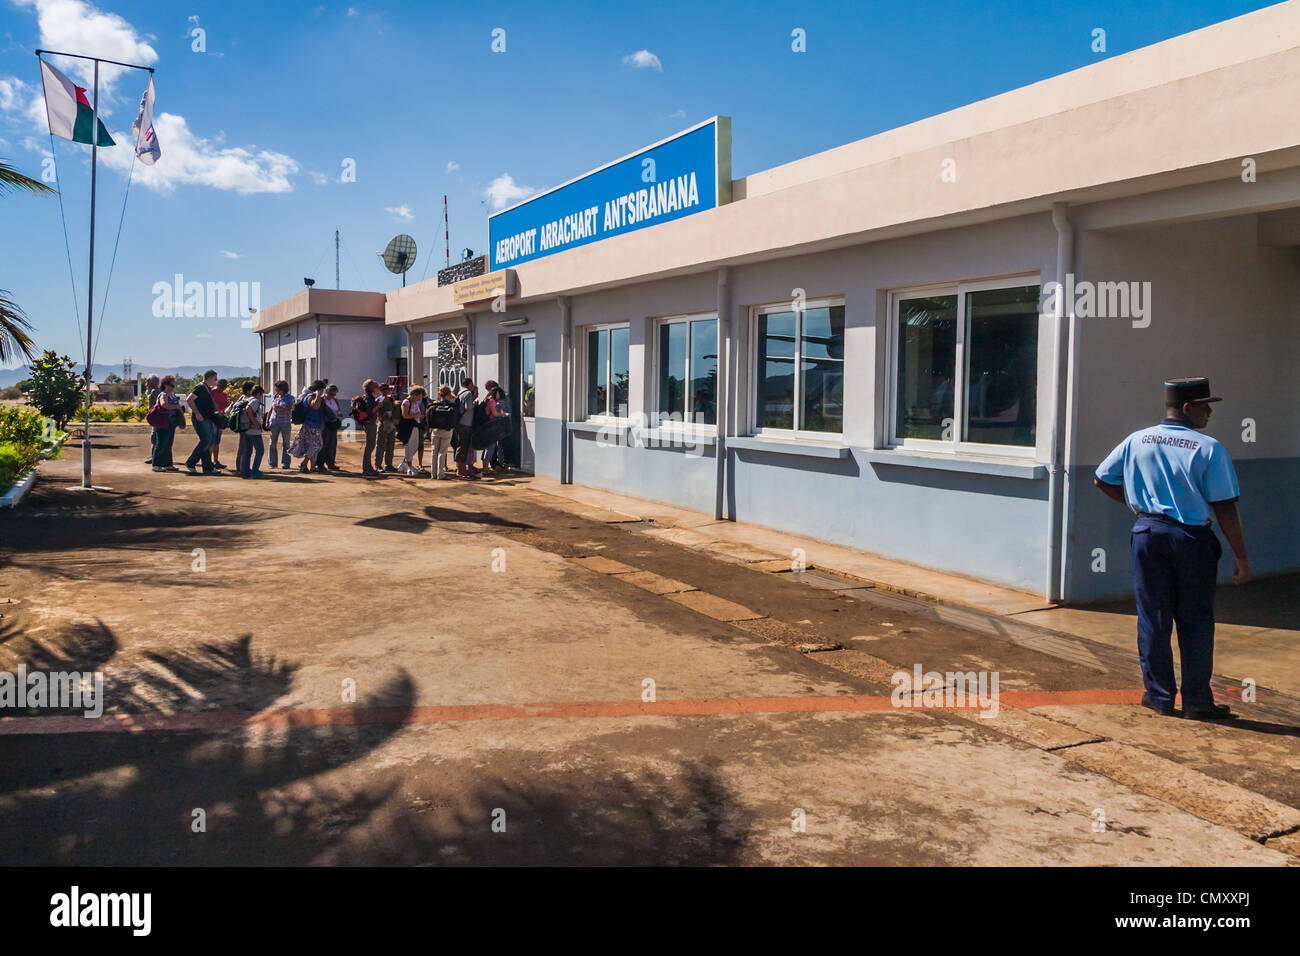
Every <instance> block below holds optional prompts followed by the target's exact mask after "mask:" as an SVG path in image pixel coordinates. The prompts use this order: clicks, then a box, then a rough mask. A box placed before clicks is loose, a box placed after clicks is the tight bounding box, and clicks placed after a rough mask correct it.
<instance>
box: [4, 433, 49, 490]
mask: <svg viewBox="0 0 1300 956" xmlns="http://www.w3.org/2000/svg"><path fill="white" fill-rule="evenodd" d="M40 460H41V448H40V445H20V444H18V443H17V442H11V441H6V442H0V495H2V494H4V493H5V492H7V491H8V490H9V489H10V488H12V487H13V486H14V482H16V481H18V480H19V479H20V478H22V477H23V476H24V475H26V474H27V473H28V472H29V471H31V470H32V469H33V468H35V467H36V463H37V462H38V461H40Z"/></svg>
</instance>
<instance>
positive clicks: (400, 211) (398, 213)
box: [384, 205, 415, 222]
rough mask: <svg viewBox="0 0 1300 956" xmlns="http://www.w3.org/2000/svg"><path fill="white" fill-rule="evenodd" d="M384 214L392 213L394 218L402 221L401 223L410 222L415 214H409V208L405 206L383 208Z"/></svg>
mask: <svg viewBox="0 0 1300 956" xmlns="http://www.w3.org/2000/svg"><path fill="white" fill-rule="evenodd" d="M384 212H389V213H392V214H393V216H394V217H395V218H397V219H400V220H402V222H410V221H411V220H412V219H414V218H415V213H413V212H411V207H410V206H405V205H403V206H385V207H384Z"/></svg>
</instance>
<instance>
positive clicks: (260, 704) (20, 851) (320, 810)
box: [0, 623, 751, 866]
mask: <svg viewBox="0 0 1300 956" xmlns="http://www.w3.org/2000/svg"><path fill="white" fill-rule="evenodd" d="M17 644H22V645H23V647H22V648H21V650H23V651H24V652H25V656H24V657H23V662H25V663H26V664H27V665H28V667H29V668H31V667H36V666H41V667H46V668H51V669H53V668H55V667H58V668H60V669H68V670H93V669H97V668H101V667H102V666H103V665H104V664H105V663H106V662H107V661H109V660H110V659H111V658H112V657H113V655H114V654H115V653H116V651H117V647H118V641H117V639H116V637H115V636H114V634H113V632H112V630H111V629H110V628H108V627H105V626H104V625H103V624H102V623H100V624H96V625H93V626H87V627H84V628H79V629H75V630H73V631H71V632H69V633H68V634H67V635H64V636H63V637H62V638H60V639H58V640H54V641H50V642H35V641H31V640H30V639H27V640H26V641H22V640H7V641H6V642H5V643H3V644H0V649H4V650H5V651H6V653H7V655H8V656H7V658H6V660H5V661H4V664H5V665H6V666H8V665H11V664H15V663H16V659H17V654H18V651H19V648H18V647H17V646H16V645H17ZM296 670H297V665H296V664H294V663H292V662H287V661H280V660H276V659H274V658H264V657H261V656H259V655H257V654H256V653H255V652H254V650H253V647H252V638H251V637H250V636H248V635H245V636H242V637H239V638H235V639H231V640H227V641H216V642H211V643H208V644H204V645H201V646H200V647H199V648H197V649H196V650H194V651H191V652H186V653H160V654H151V655H148V660H147V664H146V665H143V666H140V667H135V666H129V670H128V672H126V673H123V674H121V675H120V676H116V677H115V678H114V680H113V682H112V684H111V687H110V688H107V689H106V690H107V700H108V702H109V704H110V707H111V709H112V710H113V711H117V712H121V711H123V710H128V711H132V712H136V713H171V712H178V711H184V712H190V711H202V710H210V709H213V708H220V709H223V710H234V711H254V710H263V709H266V708H268V707H271V706H272V705H273V703H274V701H275V700H277V699H279V698H280V697H282V696H283V695H284V693H286V692H287V691H288V690H289V689H290V688H291V685H292V683H293V676H294V674H295V672H296ZM414 699H415V686H414V683H413V682H412V680H411V678H410V677H409V675H407V674H406V673H405V672H404V671H399V672H398V673H397V675H396V676H394V677H393V678H391V679H390V680H388V681H387V682H386V683H385V684H384V685H382V686H381V687H380V688H378V689H377V690H376V691H375V692H374V693H372V694H369V695H367V696H365V697H364V698H363V699H360V700H358V701H357V704H356V706H357V708H358V709H360V708H384V709H386V710H387V711H388V712H389V715H390V719H388V720H386V721H385V722H384V723H383V724H367V725H347V724H339V725H331V724H327V725H323V726H322V725H318V726H293V727H275V728H272V727H250V726H244V727H238V728H234V729H230V730H222V731H185V732H179V731H178V732H172V731H151V732H141V733H124V732H104V733H68V734H57V735H55V734H30V735H27V734H16V735H6V736H4V737H3V738H0V742H2V744H3V747H4V750H5V758H6V759H5V760H4V762H3V766H2V767H0V832H3V833H4V834H5V839H4V840H3V841H2V842H0V864H2V865H37V864H46V865H92V866H93V865H110V864H115V865H166V864H207V865H213V864H244V865H278V864H308V863H338V864H418V863H444V864H453V865H454V864H460V865H466V864H468V865H477V864H492V863H497V864H501V863H506V864H545V863H579V864H581V863H585V864H634V865H635V864H660V863H673V862H677V863H686V862H692V863H715V864H723V863H731V862H736V861H737V860H738V859H739V857H740V854H741V852H742V850H743V849H744V847H745V845H746V842H747V839H748V835H749V832H750V829H751V820H750V817H749V816H747V815H746V812H745V811H743V810H740V809H738V808H736V807H735V806H734V805H733V800H732V798H731V795H730V794H729V792H728V791H727V789H726V788H725V787H724V786H723V784H722V783H721V782H720V779H719V776H718V774H717V773H716V771H715V769H714V767H713V766H712V765H710V764H700V763H689V762H688V763H681V764H680V765H679V766H677V767H676V768H675V769H673V768H669V769H666V770H662V771H652V772H639V773H638V774H637V776H636V778H635V779H633V778H631V777H630V776H624V775H619V774H613V773H609V772H608V771H607V770H606V768H604V767H596V768H590V769H589V768H585V767H584V768H581V769H576V770H575V769H570V768H563V769H559V770H557V769H555V767H554V764H553V756H554V755H552V754H549V753H547V754H540V755H539V754H532V753H525V754H522V755H521V754H519V753H513V754H512V755H511V762H512V763H514V764H519V763H520V762H526V763H528V764H529V767H528V769H527V770H523V771H521V772H519V773H512V772H510V766H509V764H507V766H506V769H505V771H503V769H502V768H501V767H500V766H494V769H493V770H492V771H491V772H490V774H488V775H487V777H486V779H485V774H484V770H483V768H482V766H481V765H480V764H476V763H472V762H466V761H465V760H464V759H463V758H457V757H450V758H449V759H448V755H447V754H444V753H440V752H439V751H440V750H442V749H445V750H447V751H449V752H450V753H452V754H454V753H456V749H455V748H454V747H452V746H450V745H447V746H446V747H445V748H440V747H439V746H438V740H439V737H438V735H439V734H440V732H441V728H437V727H433V728H427V727H426V728H421V732H423V733H426V734H432V735H433V736H431V737H430V738H429V739H430V741H431V743H430V744H428V745H426V744H424V742H423V739H420V743H419V745H414V746H413V744H412V742H411V741H410V740H408V741H407V744H406V746H407V748H408V749H407V751H405V753H406V754H407V755H408V756H406V757H404V758H403V759H395V760H394V759H390V760H388V761H386V762H376V761H375V760H373V759H370V760H366V758H368V757H371V755H373V754H374V752H375V751H376V750H377V749H379V748H380V747H382V746H384V745H385V744H387V743H388V742H389V741H390V740H391V739H392V738H394V737H395V736H397V735H398V734H399V733H401V732H402V731H403V729H404V724H405V721H406V720H407V718H408V717H409V715H410V710H411V707H412V705H413V702H414ZM50 713H51V711H49V710H44V711H42V712H41V714H42V715H43V716H44V715H48V714H50ZM17 719H18V720H22V719H24V718H22V717H18V718H17ZM412 753H413V754H414V755H415V756H414V758H412V757H410V756H409V755H410V754H412ZM413 759H414V761H415V765H413V764H412V760H413ZM362 760H366V763H365V764H364V765H363V766H359V765H358V762H359V761H362ZM430 760H431V761H432V764H431V766H432V772H429V768H430V763H429V762H428V761H430ZM538 761H541V763H540V764H539V765H536V766H534V764H537V762H538ZM520 781H529V782H527V783H520ZM196 811H201V814H199V813H196ZM502 814H504V816H502ZM200 819H201V820H202V828H201V829H196V827H197V826H198V823H197V821H199V820H200ZM502 820H504V823H505V830H504V832H502V831H501V829H500V824H501V822H502ZM494 823H496V824H497V826H496V827H495V828H494Z"/></svg>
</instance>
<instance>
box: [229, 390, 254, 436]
mask: <svg viewBox="0 0 1300 956" xmlns="http://www.w3.org/2000/svg"><path fill="white" fill-rule="evenodd" d="M248 402H249V399H248V398H247V397H243V396H241V397H240V398H237V399H235V403H234V404H233V405H231V406H230V408H228V409H227V410H226V419H227V420H228V421H229V423H230V424H229V427H230V430H231V431H232V432H242V431H248V419H247V418H246V417H245V415H244V409H246V408H247V407H248Z"/></svg>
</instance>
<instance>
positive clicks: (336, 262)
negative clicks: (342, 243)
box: [334, 228, 343, 289]
mask: <svg viewBox="0 0 1300 956" xmlns="http://www.w3.org/2000/svg"><path fill="white" fill-rule="evenodd" d="M334 288H336V289H341V288H343V287H342V286H341V285H339V231H338V229H337V228H336V229H335V230H334Z"/></svg>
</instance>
